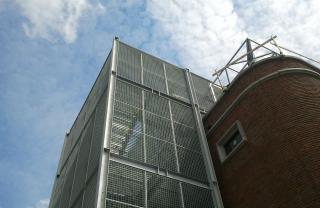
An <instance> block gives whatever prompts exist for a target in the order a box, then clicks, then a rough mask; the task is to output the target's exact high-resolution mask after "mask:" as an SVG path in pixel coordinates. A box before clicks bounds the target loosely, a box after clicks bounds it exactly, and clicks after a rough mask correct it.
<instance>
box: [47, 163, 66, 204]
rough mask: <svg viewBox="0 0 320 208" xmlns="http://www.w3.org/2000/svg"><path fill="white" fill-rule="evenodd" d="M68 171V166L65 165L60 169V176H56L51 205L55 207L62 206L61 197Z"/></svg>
mask: <svg viewBox="0 0 320 208" xmlns="http://www.w3.org/2000/svg"><path fill="white" fill-rule="evenodd" d="M66 172H67V166H65V167H64V168H63V169H62V170H61V171H60V176H59V178H56V181H55V183H56V186H55V188H54V190H53V193H52V196H51V199H50V205H51V206H50V207H53V208H58V207H59V206H60V199H61V194H62V191H63V184H64V181H65V178H66Z"/></svg>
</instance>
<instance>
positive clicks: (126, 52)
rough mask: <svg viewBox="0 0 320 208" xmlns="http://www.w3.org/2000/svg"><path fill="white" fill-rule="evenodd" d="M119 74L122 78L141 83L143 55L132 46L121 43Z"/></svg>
mask: <svg viewBox="0 0 320 208" xmlns="http://www.w3.org/2000/svg"><path fill="white" fill-rule="evenodd" d="M117 73H118V74H119V75H120V76H121V77H124V78H126V79H129V80H132V81H134V82H137V83H141V53H140V52H139V51H138V50H136V49H134V48H132V47H130V46H127V45H125V44H123V43H120V44H119V52H118V67H117Z"/></svg>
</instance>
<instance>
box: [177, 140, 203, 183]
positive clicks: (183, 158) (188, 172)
mask: <svg viewBox="0 0 320 208" xmlns="http://www.w3.org/2000/svg"><path fill="white" fill-rule="evenodd" d="M177 151H178V158H179V164H180V172H181V174H183V175H185V176H187V177H190V178H193V179H195V180H200V181H203V182H207V181H208V178H207V174H206V169H205V166H204V161H203V156H202V154H201V153H198V152H194V151H190V150H188V149H185V148H183V147H179V146H178V147H177Z"/></svg>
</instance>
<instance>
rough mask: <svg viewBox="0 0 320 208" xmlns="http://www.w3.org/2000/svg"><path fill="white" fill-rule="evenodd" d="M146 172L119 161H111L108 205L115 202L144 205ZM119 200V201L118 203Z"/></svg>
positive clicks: (134, 205)
mask: <svg viewBox="0 0 320 208" xmlns="http://www.w3.org/2000/svg"><path fill="white" fill-rule="evenodd" d="M144 191H145V190H144V172H143V171H142V170H139V169H136V168H132V167H130V166H127V165H123V164H120V163H117V162H113V161H110V165H109V175H108V186H107V207H109V204H110V206H111V207H112V206H115V204H123V205H129V207H130V206H132V207H136V206H138V207H144V201H145V200H144V196H145V194H144ZM117 202H118V203H117Z"/></svg>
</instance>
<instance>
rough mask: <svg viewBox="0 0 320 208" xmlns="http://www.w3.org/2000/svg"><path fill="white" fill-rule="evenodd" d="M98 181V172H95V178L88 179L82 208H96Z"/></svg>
mask: <svg viewBox="0 0 320 208" xmlns="http://www.w3.org/2000/svg"><path fill="white" fill-rule="evenodd" d="M97 179H98V171H96V172H94V173H93V176H92V177H90V178H88V182H87V186H86V189H85V192H84V197H83V205H82V208H92V207H94V205H95V204H94V203H95V197H96V187H97Z"/></svg>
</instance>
